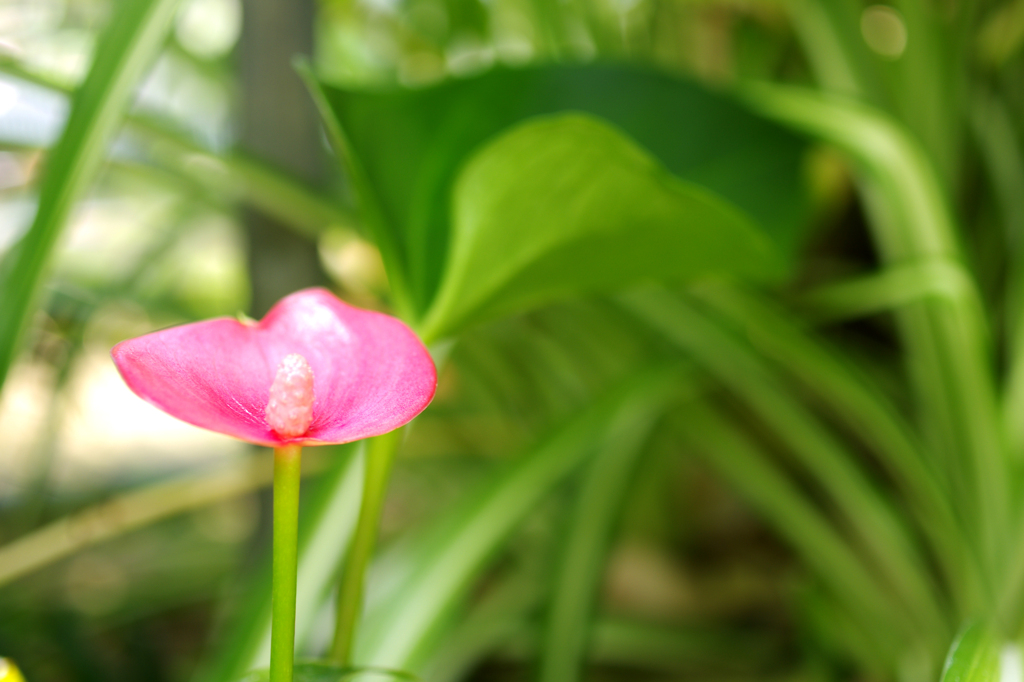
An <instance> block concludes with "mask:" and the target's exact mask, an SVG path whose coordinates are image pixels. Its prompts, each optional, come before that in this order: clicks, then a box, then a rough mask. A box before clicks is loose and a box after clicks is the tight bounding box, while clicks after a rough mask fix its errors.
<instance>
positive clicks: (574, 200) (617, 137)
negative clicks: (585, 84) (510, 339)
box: [421, 114, 780, 339]
mask: <svg viewBox="0 0 1024 682" xmlns="http://www.w3.org/2000/svg"><path fill="white" fill-rule="evenodd" d="M452 203H453V209H452V220H453V226H452V235H451V253H450V256H449V258H448V263H447V267H446V272H445V275H444V279H443V280H442V284H441V289H440V291H439V292H438V295H437V298H436V299H435V301H434V305H433V306H432V307H431V309H430V312H429V313H428V315H427V317H426V320H425V321H424V323H423V326H422V328H421V331H422V333H423V335H424V336H425V337H426V338H428V339H432V338H438V337H439V336H441V335H443V334H445V333H450V332H452V331H454V329H455V328H457V327H458V326H460V325H461V324H463V323H465V322H467V321H470V320H474V319H478V318H480V317H491V316H494V315H496V314H499V313H508V312H513V311H518V310H521V309H524V308H526V307H528V306H530V305H535V304H538V303H542V302H547V301H549V300H551V299H554V298H557V297H560V296H565V295H568V294H574V293H579V292H586V291H593V290H610V289H612V288H615V287H620V286H624V285H629V284H634V283H636V282H639V281H648V280H649V281H666V280H668V281H681V280H686V279H690V278H693V277H695V276H699V275H706V274H710V273H721V272H728V273H738V274H743V275H747V276H752V277H755V278H765V277H771V276H773V275H777V274H778V273H779V271H780V262H779V260H778V258H777V257H776V256H775V252H774V251H773V249H772V247H771V244H770V242H769V240H768V239H767V238H766V237H765V236H764V235H763V234H762V233H761V232H759V231H758V229H757V228H756V227H755V226H754V225H753V224H752V222H751V221H750V220H749V219H748V218H747V217H746V216H745V215H743V214H742V213H741V212H739V211H737V210H736V209H734V208H732V207H731V206H729V205H728V204H726V203H725V202H723V201H722V200H721V199H719V198H718V197H716V196H714V195H713V194H711V193H709V192H708V191H706V190H704V189H702V188H701V187H699V186H697V185H694V184H691V183H688V182H684V181H682V180H679V179H678V178H676V177H674V176H673V175H672V174H671V173H669V172H668V171H667V170H666V169H665V168H664V167H663V166H662V165H661V164H659V163H658V162H657V161H656V160H655V159H653V158H652V157H651V156H650V155H648V154H647V153H646V152H645V151H644V150H642V149H641V148H639V147H638V146H636V145H635V144H634V143H633V142H632V141H631V140H629V139H628V138H626V137H625V136H623V135H622V134H621V133H619V132H618V131H616V130H615V129H613V128H612V127H610V126H608V125H606V124H604V123H602V122H601V121H599V120H598V119H595V118H593V117H590V116H585V115H581V114H559V115H554V116H550V117H541V118H536V119H531V120H529V121H526V122H524V123H521V124H519V125H517V126H515V127H513V128H511V129H510V130H509V131H508V132H506V133H505V134H503V135H501V136H500V137H498V138H497V139H496V140H494V141H493V142H491V143H490V144H487V145H486V146H484V147H483V148H482V149H481V150H480V151H479V152H477V153H476V154H475V155H473V156H472V157H471V158H470V160H469V161H468V162H467V164H466V166H465V168H464V169H463V171H462V173H461V174H460V175H459V178H458V181H457V183H456V185H455V189H454V197H453V202H452Z"/></svg>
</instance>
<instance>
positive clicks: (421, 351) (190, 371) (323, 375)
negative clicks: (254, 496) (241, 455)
mask: <svg viewBox="0 0 1024 682" xmlns="http://www.w3.org/2000/svg"><path fill="white" fill-rule="evenodd" d="M111 354H112V356H113V358H114V364H116V365H117V369H118V371H120V372H121V376H122V377H124V380H125V382H126V383H127V384H128V386H129V387H130V388H131V389H132V391H134V392H135V393H136V394H137V395H139V396H140V397H142V398H143V399H145V400H147V401H148V402H150V403H152V404H153V405H155V406H157V407H159V408H160V409H162V410H163V411H165V412H167V413H169V414H171V415H173V416H175V417H177V418H179V419H181V420H183V421H186V422H188V423H190V424H194V425H196V426H201V427H203V428H206V429H210V430H212V431H218V432H220V433H225V434H228V435H230V436H234V437H236V438H240V439H242V440H245V441H249V442H250V443H256V444H258V445H266V446H269V447H281V446H285V445H325V444H328V443H347V442H351V441H356V440H361V439H363V438H368V437H371V436H377V435H381V434H384V433H387V432H389V431H392V430H393V429H396V428H398V427H399V426H402V425H403V424H405V423H406V422H408V421H409V420H411V419H412V418H413V417H415V416H416V415H417V414H419V413H420V412H421V411H422V410H423V408H425V407H426V406H427V404H428V403H429V402H430V400H431V398H432V397H433V395H434V390H435V388H436V386H437V372H436V370H435V369H434V363H433V361H432V360H431V358H430V354H429V353H428V352H427V349H426V348H424V346H423V344H422V343H421V342H420V340H419V338H417V337H416V335H415V334H414V333H413V332H412V331H411V330H410V329H409V328H408V327H407V326H406V325H405V324H404V323H402V322H401V321H400V320H398V319H396V318H393V317H390V316H388V315H384V314H382V313H378V312H373V311H369V310H362V309H360V308H355V307H353V306H350V305H348V304H346V303H344V302H342V301H341V300H339V299H338V298H337V297H335V296H334V295H333V294H332V293H330V292H329V291H327V290H325V289H305V290H303V291H299V292H296V293H294V294H291V295H290V296H287V297H285V298H284V299H282V300H281V301H279V302H278V303H277V305H275V306H274V307H273V308H272V309H271V310H270V312H268V313H267V315H266V316H265V317H264V318H263V319H262V320H260V321H259V322H253V323H247V322H241V321H239V320H236V319H233V318H217V319H213V320H206V321H203V322H196V323H193V324H186V325H182V326H179V327H171V328H169V329H164V330H162V331H158V332H153V333H151V334H146V335H145V336H140V337H138V338H134V339H129V340H127V341H123V342H121V343H119V344H118V345H117V346H115V347H114V350H113V351H112V353H111Z"/></svg>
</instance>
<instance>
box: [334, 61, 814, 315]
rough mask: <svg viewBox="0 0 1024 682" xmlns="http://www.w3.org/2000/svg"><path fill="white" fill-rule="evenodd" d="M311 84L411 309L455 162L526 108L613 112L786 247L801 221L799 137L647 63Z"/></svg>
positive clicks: (424, 296) (441, 250)
mask: <svg viewBox="0 0 1024 682" xmlns="http://www.w3.org/2000/svg"><path fill="white" fill-rule="evenodd" d="M314 88H317V86H316V85H315V84H314ZM319 90H320V95H321V96H322V102H323V105H324V107H325V108H326V109H329V112H328V111H325V112H324V113H325V115H326V116H328V117H330V118H332V119H333V121H328V124H329V127H331V125H332V124H336V126H337V130H336V132H337V134H339V135H340V136H341V137H342V138H343V139H342V140H341V142H342V144H343V145H344V148H345V149H344V151H345V152H346V154H347V156H348V157H349V158H348V161H349V163H350V166H351V167H352V168H353V170H354V172H353V176H354V177H353V180H354V182H355V184H356V189H357V191H358V192H359V195H360V197H359V198H360V201H361V202H362V203H363V205H364V209H368V211H369V213H371V214H372V216H373V219H372V220H370V221H369V226H370V228H371V229H372V230H374V232H375V238H376V239H377V241H378V243H381V244H382V250H383V251H384V255H385V258H386V259H390V260H391V262H390V263H388V266H389V269H392V270H393V269H396V268H397V269H399V270H401V271H402V273H401V275H400V277H402V278H405V277H407V279H408V281H409V286H410V288H411V290H412V291H414V292H415V296H414V299H415V301H414V302H415V307H416V309H417V310H418V311H419V312H422V311H424V310H425V309H426V308H427V307H428V306H429V304H430V303H431V299H432V298H433V296H434V294H435V292H436V290H437V287H438V286H439V284H440V282H441V278H442V273H443V271H444V267H445V255H446V253H447V251H448V240H449V231H450V224H451V215H450V210H451V205H450V192H451V188H452V186H453V185H454V183H455V182H456V178H457V176H458V173H459V170H460V167H461V166H462V164H464V163H465V161H466V159H467V157H468V156H469V155H471V154H472V153H473V152H474V150H475V149H476V148H477V147H479V146H480V145H481V144H483V143H485V142H486V141H487V140H489V139H490V138H492V137H494V136H496V135H498V134H499V133H501V132H502V131H503V130H505V129H506V128H508V127H509V126H512V125H514V124H516V123H518V122H521V121H523V120H524V119H527V118H530V117H533V116H538V115H544V114H552V113H557V112H565V111H578V112H586V113H590V114H593V115H595V116H598V117H600V118H602V119H604V120H606V121H608V122H610V123H612V124H613V125H615V126H617V127H618V128H620V129H621V130H622V131H623V132H625V133H626V135H628V136H629V137H631V138H633V139H634V140H635V141H636V142H637V144H638V145H639V146H641V147H643V148H644V149H646V150H647V151H648V152H649V153H650V154H652V155H653V156H654V157H655V158H656V159H657V160H658V161H659V162H660V163H661V164H663V165H664V166H665V167H666V168H667V169H668V170H669V171H670V172H671V173H673V174H674V175H677V176H678V177H680V178H682V179H685V180H689V181H691V182H694V183H697V184H699V185H702V186H704V187H706V188H708V189H709V190H711V191H712V192H715V193H717V194H719V195H721V196H722V197H724V198H725V199H727V200H728V201H729V202H731V203H733V204H735V205H736V206H737V207H739V208H740V209H741V210H743V211H744V212H746V213H747V214H749V215H750V216H752V217H753V219H754V220H755V221H756V223H757V224H758V225H759V226H760V227H761V228H763V229H764V230H765V231H766V233H767V234H768V235H769V237H770V238H771V240H772V241H773V243H774V244H776V245H777V246H778V248H779V251H780V253H782V254H784V255H787V256H788V255H791V254H792V253H793V250H794V248H795V246H796V245H797V244H798V242H799V239H800V236H801V233H802V230H803V226H804V224H805V222H806V221H805V217H806V202H805V196H804V188H803V181H802V169H801V166H802V163H803V154H804V150H805V148H806V143H805V142H804V141H803V140H802V139H801V138H799V137H798V136H796V135H795V134H793V133H790V132H789V131H787V130H785V129H784V128H782V127H781V126H778V125H776V124H774V123H770V122H768V121H767V120H765V119H763V118H760V117H759V116H757V115H755V114H752V113H751V112H750V111H748V110H747V109H745V108H744V107H743V106H741V105H740V104H738V103H737V102H735V101H734V100H732V99H731V98H729V97H727V96H724V95H722V94H718V93H714V92H712V91H710V90H708V89H706V88H704V87H702V86H699V85H697V84H695V83H693V82H690V81H685V80H681V79H678V78H674V77H671V76H668V75H666V74H662V73H659V72H656V71H651V70H647V69H637V68H635V67H628V66H613V65H587V66H549V67H538V68H530V69H518V70H513V69H506V68H496V69H493V70H491V71H490V72H488V73H486V74H484V75H482V76H479V77H476V78H469V79H462V80H453V81H449V82H446V83H443V84H441V85H439V86H436V87H432V88H427V89H423V90H390V91H379V92H365V91H362V92H361V91H352V90H342V89H337V88H333V87H330V86H327V85H322V84H321V85H320V86H319Z"/></svg>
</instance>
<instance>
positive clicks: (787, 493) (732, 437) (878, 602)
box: [680, 405, 915, 669]
mask: <svg viewBox="0 0 1024 682" xmlns="http://www.w3.org/2000/svg"><path fill="white" fill-rule="evenodd" d="M680 429H681V431H682V435H683V437H684V438H685V439H686V440H688V441H689V442H691V443H693V444H694V445H695V446H696V448H697V452H698V454H700V455H701V456H703V457H704V458H705V459H706V461H707V462H708V464H710V465H711V466H712V467H713V468H714V469H715V470H716V471H718V472H719V474H721V475H722V476H723V477H724V478H725V480H726V481H728V482H729V483H730V484H731V485H732V486H733V487H734V488H735V489H736V490H737V492H739V494H740V495H741V496H742V497H744V498H745V499H746V500H747V501H748V502H749V503H750V504H752V505H753V506H754V507H755V508H756V509H757V510H758V511H759V512H761V514H763V515H764V517H765V519H766V520H767V521H768V522H769V523H770V524H771V525H772V526H773V527H774V528H775V530H776V532H778V533H779V535H781V536H782V537H783V538H785V539H786V540H787V541H788V542H789V543H790V544H791V545H792V546H793V547H794V549H796V551H797V552H798V553H799V554H800V556H801V557H802V558H803V560H804V561H805V562H806V563H807V565H808V566H810V567H811V569H812V570H814V572H815V574H816V575H817V576H818V579H819V580H820V581H821V582H822V583H823V584H824V585H825V586H826V587H828V588H829V589H830V590H831V591H832V592H833V594H835V596H836V598H837V599H838V600H839V601H840V602H841V603H842V604H843V605H844V606H845V607H846V609H847V610H848V612H849V613H850V614H852V616H853V617H854V619H855V622H856V623H857V625H858V626H859V630H860V632H861V633H863V635H864V636H866V637H867V638H868V639H869V640H870V641H872V642H873V643H874V645H875V647H876V648H875V655H876V656H877V660H876V661H873V662H872V663H873V664H874V665H873V666H871V667H873V668H876V669H891V664H892V663H893V662H895V661H896V660H898V658H899V656H900V654H902V653H903V651H905V646H906V644H907V642H908V640H909V638H910V637H911V634H912V633H913V631H914V629H915V626H914V625H913V623H912V622H908V621H909V618H908V616H907V614H906V612H905V610H904V609H903V608H902V607H900V606H899V605H898V604H894V603H893V602H892V600H891V598H890V596H889V595H888V594H887V592H886V590H885V589H884V588H883V587H882V586H881V585H879V583H878V581H877V580H876V579H875V578H874V577H873V576H872V575H871V573H870V572H869V570H868V569H867V567H866V566H865V565H864V563H863V561H862V559H861V557H859V556H858V555H857V554H856V553H855V552H854V551H853V550H852V549H851V548H850V546H849V545H848V544H847V543H846V541H845V540H844V539H843V538H842V537H841V536H840V535H839V534H838V533H837V532H836V530H835V529H834V528H833V527H832V525H831V524H830V523H829V522H828V521H827V520H825V518H823V516H822V514H821V512H820V511H819V510H818V509H817V508H816V507H815V506H814V505H813V504H811V503H810V502H809V501H808V500H807V497H806V495H805V494H804V493H803V492H802V491H800V490H799V489H798V488H797V487H796V486H794V485H793V483H792V482H791V481H790V480H789V477H788V476H786V475H785V474H783V473H782V472H781V471H779V470H778V469H777V468H776V467H775V466H773V465H772V464H771V462H770V460H769V459H768V457H766V456H765V454H764V453H763V452H762V451H761V450H760V448H759V447H758V446H757V445H756V444H754V443H753V442H751V441H750V440H749V439H748V438H747V437H746V436H744V435H742V431H741V430H739V429H737V428H736V427H735V425H733V424H731V423H729V422H728V421H727V420H725V419H723V418H722V417H720V416H719V415H718V414H717V413H716V412H714V411H712V410H710V409H706V408H700V407H698V406H696V405H694V406H691V407H689V408H687V412H686V415H685V416H684V418H683V421H682V422H681V423H680Z"/></svg>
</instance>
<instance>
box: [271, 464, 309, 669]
mask: <svg viewBox="0 0 1024 682" xmlns="http://www.w3.org/2000/svg"><path fill="white" fill-rule="evenodd" d="M301 462H302V446H299V445H285V446H284V447H280V448H275V449H274V561H273V578H272V579H273V586H272V588H271V628H270V682H291V680H292V659H293V658H294V656H295V589H296V588H295V584H296V570H297V556H298V550H297V544H298V532H299V480H300V476H301V473H302V466H301Z"/></svg>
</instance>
